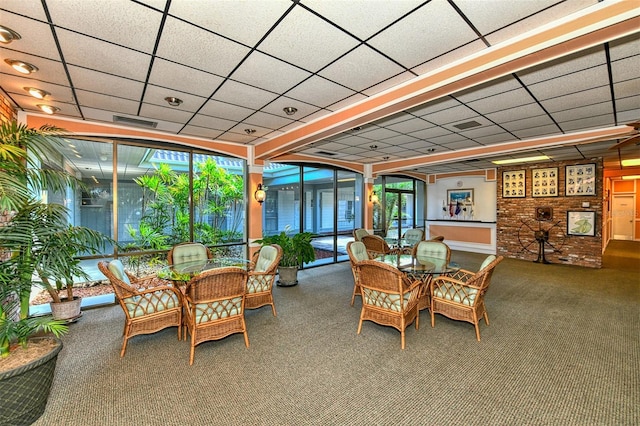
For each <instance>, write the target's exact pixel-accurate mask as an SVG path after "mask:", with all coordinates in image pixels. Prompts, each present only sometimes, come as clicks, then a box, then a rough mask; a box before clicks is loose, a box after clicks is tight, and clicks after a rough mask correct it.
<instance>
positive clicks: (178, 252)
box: [167, 243, 213, 265]
mask: <svg viewBox="0 0 640 426" xmlns="http://www.w3.org/2000/svg"><path fill="white" fill-rule="evenodd" d="M212 257H213V255H212V254H211V250H209V248H208V247H206V246H205V245H204V244H200V243H180V244H177V245H175V246H173V247H172V248H171V250H169V252H168V253H167V262H169V265H174V264H175V265H177V264H180V263H185V262H195V261H198V260H202V261H206V260H207V259H211V258H212Z"/></svg>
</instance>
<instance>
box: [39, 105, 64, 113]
mask: <svg viewBox="0 0 640 426" xmlns="http://www.w3.org/2000/svg"><path fill="white" fill-rule="evenodd" d="M36 106H37V107H38V108H40V109H41V110H42V111H44V112H46V113H47V114H55V113H56V112H58V111H60V108H58V107H54V106H51V105H44V104H38V105H36Z"/></svg>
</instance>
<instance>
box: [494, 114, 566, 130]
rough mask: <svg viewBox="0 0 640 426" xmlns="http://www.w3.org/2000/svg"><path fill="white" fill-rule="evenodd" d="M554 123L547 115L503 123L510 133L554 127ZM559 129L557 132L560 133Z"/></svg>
mask: <svg viewBox="0 0 640 426" xmlns="http://www.w3.org/2000/svg"><path fill="white" fill-rule="evenodd" d="M552 124H553V121H552V120H551V119H550V118H549V116H547V115H537V116H532V117H528V118H522V119H520V120H513V121H509V122H505V123H501V125H502V127H504V128H505V129H506V130H508V131H510V132H515V131H516V130H522V129H529V128H536V127H541V126H548V125H552ZM558 130H559V129H558V127H557V126H556V131H558Z"/></svg>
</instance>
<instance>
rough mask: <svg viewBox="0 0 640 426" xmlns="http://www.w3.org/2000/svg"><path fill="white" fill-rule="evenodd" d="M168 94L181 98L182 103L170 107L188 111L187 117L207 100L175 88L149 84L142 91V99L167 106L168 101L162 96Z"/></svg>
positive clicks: (148, 102) (149, 102)
mask: <svg viewBox="0 0 640 426" xmlns="http://www.w3.org/2000/svg"><path fill="white" fill-rule="evenodd" d="M168 96H173V97H176V98H178V99H180V100H182V103H181V104H180V105H178V106H177V107H170V108H171V109H173V110H175V111H184V112H188V113H190V114H189V117H190V116H191V113H194V112H196V111H198V110H199V109H200V107H202V104H204V103H205V102H206V100H207V99H206V98H203V97H201V96H194V95H190V94H188V93H184V92H178V91H177V90H169V89H165V88H164V87H158V86H154V85H152V84H149V85H148V86H147V89H146V90H145V92H144V99H143V100H142V101H143V102H145V103H147V104H154V105H159V106H162V107H168V106H169V104H168V102H167V101H165V100H164V98H166V97H168ZM189 117H188V118H189ZM188 118H187V119H188Z"/></svg>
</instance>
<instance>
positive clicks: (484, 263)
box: [479, 254, 496, 270]
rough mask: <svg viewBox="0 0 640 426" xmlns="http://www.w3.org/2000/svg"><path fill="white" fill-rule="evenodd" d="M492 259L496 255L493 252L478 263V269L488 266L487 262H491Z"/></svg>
mask: <svg viewBox="0 0 640 426" xmlns="http://www.w3.org/2000/svg"><path fill="white" fill-rule="evenodd" d="M494 260H496V257H495V256H494V255H493V254H492V255H489V256H487V258H486V259H485V260H484V261H483V262H482V265H480V269H479V270H483V269H484V268H486V267H487V266H489V264H490V263H491V262H493V261H494Z"/></svg>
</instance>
